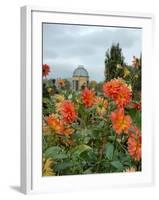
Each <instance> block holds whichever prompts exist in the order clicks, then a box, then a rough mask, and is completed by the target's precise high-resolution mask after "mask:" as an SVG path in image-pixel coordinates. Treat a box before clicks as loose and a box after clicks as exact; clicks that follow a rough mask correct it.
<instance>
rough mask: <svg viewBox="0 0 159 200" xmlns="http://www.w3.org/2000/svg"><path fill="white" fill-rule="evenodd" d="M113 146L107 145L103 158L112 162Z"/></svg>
mask: <svg viewBox="0 0 159 200" xmlns="http://www.w3.org/2000/svg"><path fill="white" fill-rule="evenodd" d="M113 151H114V146H113V145H112V144H111V143H107V144H106V147H105V156H106V157H107V158H108V159H109V160H112V157H113Z"/></svg>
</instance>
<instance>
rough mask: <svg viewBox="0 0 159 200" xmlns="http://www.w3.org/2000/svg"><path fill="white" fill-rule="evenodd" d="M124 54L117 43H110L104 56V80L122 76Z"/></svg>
mask: <svg viewBox="0 0 159 200" xmlns="http://www.w3.org/2000/svg"><path fill="white" fill-rule="evenodd" d="M124 65H125V63H124V56H123V53H122V49H121V48H120V46H119V43H117V44H112V46H111V48H110V49H108V50H107V52H106V57H105V80H107V81H109V80H111V79H113V78H117V77H123V75H124V74H123V66H124Z"/></svg>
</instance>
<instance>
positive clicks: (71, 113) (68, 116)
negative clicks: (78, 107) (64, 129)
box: [59, 100, 77, 124]
mask: <svg viewBox="0 0 159 200" xmlns="http://www.w3.org/2000/svg"><path fill="white" fill-rule="evenodd" d="M59 112H60V114H61V115H62V119H63V121H64V122H65V123H67V124H70V123H72V122H74V121H75V120H76V119H77V113H76V111H75V106H74V103H72V102H71V101H70V100H64V101H63V102H62V103H60V106H59Z"/></svg>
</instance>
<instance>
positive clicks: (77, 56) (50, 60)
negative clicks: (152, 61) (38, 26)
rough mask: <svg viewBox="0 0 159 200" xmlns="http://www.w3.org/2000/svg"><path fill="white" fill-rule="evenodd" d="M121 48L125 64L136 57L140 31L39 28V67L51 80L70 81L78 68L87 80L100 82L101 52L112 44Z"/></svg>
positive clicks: (76, 27) (102, 60)
mask: <svg viewBox="0 0 159 200" xmlns="http://www.w3.org/2000/svg"><path fill="white" fill-rule="evenodd" d="M118 42H119V44H120V47H121V48H122V51H123V55H124V57H125V62H126V63H127V64H131V60H132V56H133V55H135V56H137V57H139V56H140V53H141V48H142V30H141V29H130V28H117V27H96V26H79V25H61V24H43V63H47V64H48V65H50V67H51V74H50V77H51V78H70V77H72V73H73V71H74V69H75V68H76V67H77V66H78V65H84V67H85V68H86V69H87V70H88V73H89V76H90V80H96V81H102V80H104V59H105V52H106V50H107V49H108V48H110V47H111V45H112V43H118Z"/></svg>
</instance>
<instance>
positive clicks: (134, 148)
mask: <svg viewBox="0 0 159 200" xmlns="http://www.w3.org/2000/svg"><path fill="white" fill-rule="evenodd" d="M128 152H129V154H130V156H131V157H132V158H134V159H135V160H138V161H139V160H140V159H141V133H140V130H139V129H138V127H136V126H133V127H131V130H129V138H128Z"/></svg>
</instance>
